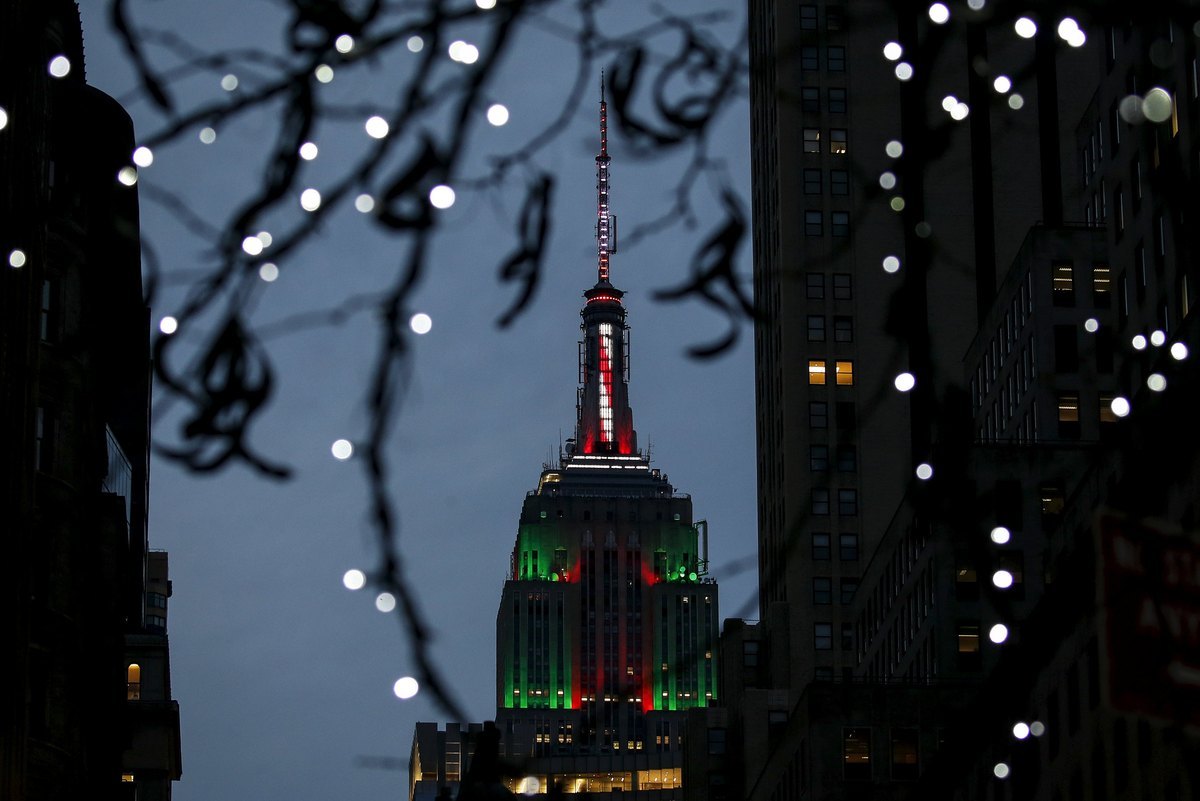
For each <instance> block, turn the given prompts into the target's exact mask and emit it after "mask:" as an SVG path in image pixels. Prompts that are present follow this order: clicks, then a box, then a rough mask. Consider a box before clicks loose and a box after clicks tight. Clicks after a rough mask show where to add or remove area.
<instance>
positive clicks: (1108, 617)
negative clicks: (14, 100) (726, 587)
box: [684, 0, 1200, 801]
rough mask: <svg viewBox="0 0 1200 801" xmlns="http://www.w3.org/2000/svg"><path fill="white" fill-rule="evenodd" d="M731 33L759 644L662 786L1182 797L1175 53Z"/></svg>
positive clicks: (814, 33) (954, 34) (1034, 23)
mask: <svg viewBox="0 0 1200 801" xmlns="http://www.w3.org/2000/svg"><path fill="white" fill-rule="evenodd" d="M749 8H750V22H751V64H752V78H751V131H752V168H753V202H754V223H753V226H754V227H753V230H754V248H755V255H754V259H755V286H756V297H757V300H758V304H759V307H760V310H761V312H762V315H763V322H762V324H761V325H760V326H759V327H758V329H757V332H756V336H757V340H756V363H757V375H756V381H757V398H758V450H759V489H760V508H759V545H760V588H761V589H760V599H761V603H762V618H763V619H762V622H761V623H738V624H735V625H732V626H731V625H727V626H726V631H725V634H724V635H723V637H722V649H721V651H722V652H721V657H720V658H721V664H722V665H723V667H724V670H723V671H722V681H723V682H724V686H723V687H722V691H721V696H722V698H723V699H724V700H725V701H726V702H728V703H729V705H728V706H727V707H726V708H724V709H709V710H705V711H704V712H703V713H700V712H697V713H695V714H694V715H693V717H692V718H691V720H690V721H689V729H688V739H687V743H688V755H687V759H686V761H685V765H686V766H688V770H686V771H685V775H684V779H685V783H686V784H687V785H688V786H689V787H691V788H693V789H694V790H695V791H696V792H697V793H698V794H697V795H696V796H695V797H697V798H701V797H703V798H714V799H716V798H754V799H764V801H765V800H766V799H771V801H791V800H792V799H799V798H810V797H811V798H821V799H832V798H848V799H849V798H868V797H870V798H909V797H914V798H924V797H936V798H962V799H984V798H1009V797H1011V798H1035V799H1071V800H1072V801H1074V800H1075V799H1084V798H1093V799H1100V798H1157V797H1172V795H1175V796H1178V797H1191V796H1193V795H1195V793H1196V792H1197V788H1198V787H1200V781H1198V780H1197V779H1198V778H1200V777H1197V776H1196V775H1195V771H1194V768H1191V767H1190V765H1191V764H1194V761H1193V759H1192V757H1193V756H1194V755H1195V753H1196V750H1197V742H1196V740H1195V738H1194V735H1192V734H1189V733H1188V732H1189V731H1190V730H1189V729H1187V728H1186V727H1187V726H1190V725H1193V724H1192V716H1193V710H1194V709H1195V708H1196V706H1195V699H1194V698H1193V697H1192V691H1191V689H1190V686H1191V685H1190V684H1189V682H1190V678H1189V677H1191V676H1192V675H1193V674H1192V673H1191V672H1190V671H1191V665H1193V664H1196V663H1197V654H1196V652H1195V650H1194V643H1193V641H1192V640H1191V638H1190V636H1189V635H1186V634H1185V633H1184V632H1183V629H1182V628H1180V626H1181V621H1182V620H1185V619H1187V620H1190V619H1192V617H1191V616H1192V615H1193V613H1194V610H1195V609H1196V606H1195V602H1196V590H1197V584H1198V582H1197V581H1196V580H1195V576H1194V575H1193V574H1191V573H1189V572H1188V571H1184V573H1186V574H1187V575H1181V574H1179V573H1178V572H1175V571H1173V569H1172V568H1170V567H1166V566H1165V565H1169V564H1180V563H1187V564H1190V563H1191V561H1190V560H1192V559H1193V558H1194V557H1193V556H1192V554H1193V551H1194V550H1195V548H1196V544H1195V543H1196V538H1195V536H1194V535H1189V534H1186V533H1184V532H1187V531H1189V530H1193V531H1194V530H1195V529H1196V522H1197V521H1196V516H1197V497H1198V494H1200V490H1198V489H1197V487H1200V483H1198V482H1197V476H1198V475H1200V469H1198V466H1197V461H1196V459H1197V441H1198V440H1197V431H1196V425H1195V423H1194V422H1193V418H1194V414H1193V412H1192V411H1191V410H1193V409H1194V408H1195V406H1196V403H1197V401H1198V400H1200V396H1198V395H1197V394H1196V393H1197V386H1196V371H1195V370H1194V367H1192V361H1191V360H1192V358H1194V356H1192V354H1194V352H1195V348H1196V346H1197V332H1196V330H1195V327H1196V322H1195V315H1194V313H1192V309H1193V308H1194V306H1195V302H1196V299H1195V283H1196V280H1197V279H1196V275H1195V271H1196V267H1195V257H1194V254H1195V252H1196V246H1197V242H1196V232H1195V230H1194V225H1192V224H1189V223H1188V221H1189V220H1194V219H1196V213H1197V209H1196V201H1195V195H1196V193H1195V191H1194V190H1195V187H1196V184H1195V180H1196V178H1197V169H1198V164H1200V160H1198V158H1200V156H1198V154H1200V149H1198V146H1197V143H1196V140H1195V139H1194V136H1195V132H1196V131H1197V130H1198V128H1197V126H1198V125H1200V122H1198V120H1200V102H1197V99H1196V98H1197V97H1198V93H1200V84H1198V83H1197V80H1196V78H1195V75H1196V74H1200V73H1196V69H1197V66H1196V65H1197V63H1198V61H1197V47H1196V38H1195V36H1194V32H1193V30H1192V24H1193V22H1194V19H1192V18H1191V17H1189V16H1188V15H1187V14H1184V13H1183V12H1182V11H1181V10H1180V9H1178V8H1157V7H1156V8H1154V9H1133V8H1130V9H1124V10H1122V11H1121V12H1119V13H1116V14H1110V13H1107V12H1104V13H1098V14H1096V15H1095V16H1094V17H1087V18H1085V17H1081V18H1080V19H1079V20H1078V27H1080V28H1082V29H1084V30H1085V31H1086V35H1085V36H1083V37H1082V38H1079V37H1074V35H1073V34H1071V32H1070V29H1071V26H1070V24H1069V22H1063V23H1062V25H1061V26H1060V22H1061V21H1062V18H1063V17H1065V16H1066V14H1067V10H1065V9H1063V10H1060V11H1059V12H1058V13H1057V14H1056V15H1053V16H1052V13H1053V12H1051V11H1047V10H1046V9H1043V10H1042V13H1040V14H1033V13H1029V12H1028V11H1027V10H1026V9H1019V10H1018V9H1011V8H1009V7H1007V6H1004V5H1003V4H993V3H979V4H975V3H972V4H969V5H968V4H946V5H945V6H942V5H941V4H932V5H930V4H920V5H903V4H902V5H895V4H868V3H840V2H814V3H806V4H799V5H792V4H786V3H777V2H772V0H752V2H750V4H749ZM1016 11H1020V12H1021V13H1020V14H1018V13H1015V12H1016ZM1021 14H1027V15H1028V17H1030V19H1026V20H1024V21H1023V22H1020V23H1019V24H1017V25H1014V23H1015V22H1016V20H1017V18H1018V17H1019V16H1021ZM943 15H944V16H943ZM1071 38H1075V39H1076V42H1075V44H1071V43H1069V42H1068V39H1071ZM939 106H940V108H939ZM880 190H883V191H880ZM904 376H907V377H908V380H904ZM922 465H926V466H928V468H929V469H928V470H925V469H924V468H922V467H921V466H922ZM1113 510H1115V511H1116V512H1117V514H1116V515H1113V514H1112V511H1113ZM1148 521H1159V522H1148ZM1163 576H1173V578H1162V577H1163ZM1147 577H1158V578H1147ZM1134 653H1136V654H1139V656H1136V657H1135V656H1133V654H1134ZM733 699H738V700H736V701H735V700H733ZM706 734H707V736H706ZM694 771H695V772H698V774H697V773H694ZM700 776H704V777H705V779H704V780H701V779H700V778H699V777H700Z"/></svg>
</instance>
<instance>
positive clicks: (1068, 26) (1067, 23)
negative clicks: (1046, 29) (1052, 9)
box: [1058, 17, 1079, 42]
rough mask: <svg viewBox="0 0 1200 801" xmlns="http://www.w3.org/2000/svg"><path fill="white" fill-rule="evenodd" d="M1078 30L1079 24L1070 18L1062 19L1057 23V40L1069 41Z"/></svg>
mask: <svg viewBox="0 0 1200 801" xmlns="http://www.w3.org/2000/svg"><path fill="white" fill-rule="evenodd" d="M1078 30H1079V23H1078V22H1076V21H1075V20H1074V19H1072V18H1071V17H1063V18H1062V21H1061V22H1059V23H1058V38H1059V39H1062V40H1063V41H1064V42H1069V41H1071V37H1072V36H1074V35H1075V32H1076V31H1078Z"/></svg>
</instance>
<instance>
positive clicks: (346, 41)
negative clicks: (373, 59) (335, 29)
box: [333, 33, 354, 53]
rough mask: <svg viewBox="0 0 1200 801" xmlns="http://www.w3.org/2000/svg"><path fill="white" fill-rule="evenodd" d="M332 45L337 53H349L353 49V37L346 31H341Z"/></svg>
mask: <svg viewBox="0 0 1200 801" xmlns="http://www.w3.org/2000/svg"><path fill="white" fill-rule="evenodd" d="M333 46H334V47H335V48H336V49H337V51H338V52H339V53H349V52H350V51H351V50H353V49H354V37H353V36H351V35H350V34H348V33H343V34H342V35H341V36H339V37H338V38H337V39H335V40H334V42H333Z"/></svg>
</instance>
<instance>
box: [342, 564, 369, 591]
mask: <svg viewBox="0 0 1200 801" xmlns="http://www.w3.org/2000/svg"><path fill="white" fill-rule="evenodd" d="M366 585H367V574H366V573H364V572H362V571H361V570H359V569H358V568H351V569H349V570H347V571H346V572H345V574H344V575H343V576H342V586H343V587H345V588H346V589H348V590H361V589H362V588H363V587H365V586H366Z"/></svg>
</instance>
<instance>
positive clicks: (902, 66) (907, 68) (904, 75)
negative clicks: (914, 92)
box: [896, 61, 913, 81]
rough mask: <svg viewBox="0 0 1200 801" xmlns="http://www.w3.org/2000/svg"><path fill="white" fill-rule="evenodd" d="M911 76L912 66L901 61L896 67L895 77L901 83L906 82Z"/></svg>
mask: <svg viewBox="0 0 1200 801" xmlns="http://www.w3.org/2000/svg"><path fill="white" fill-rule="evenodd" d="M912 76H913V68H912V64H909V63H908V62H907V61H901V62H900V63H899V64H897V65H896V77H897V78H899V79H900V80H902V81H907V80H909V79H910V78H912Z"/></svg>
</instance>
